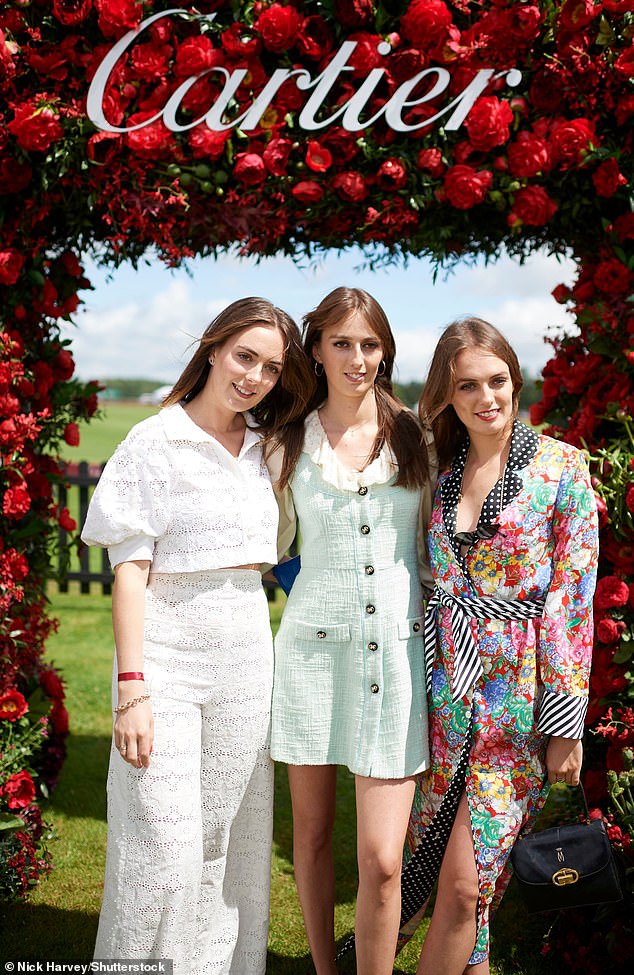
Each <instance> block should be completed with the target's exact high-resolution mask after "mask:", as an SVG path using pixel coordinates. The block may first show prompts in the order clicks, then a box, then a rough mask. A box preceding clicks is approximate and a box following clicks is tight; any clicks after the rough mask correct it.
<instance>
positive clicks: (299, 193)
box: [291, 179, 324, 203]
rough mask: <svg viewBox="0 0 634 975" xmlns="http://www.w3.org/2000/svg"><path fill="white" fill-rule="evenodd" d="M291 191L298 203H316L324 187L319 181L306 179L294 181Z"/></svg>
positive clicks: (322, 193)
mask: <svg viewBox="0 0 634 975" xmlns="http://www.w3.org/2000/svg"><path fill="white" fill-rule="evenodd" d="M291 193H292V194H293V196H294V197H295V199H296V200H297V201H298V202H299V203H318V202H319V201H320V200H321V198H322V196H323V195H324V188H323V186H321V184H320V183H315V181H314V180H310V179H306V180H302V181H301V182H299V183H296V184H295V186H294V187H293V189H292V190H291Z"/></svg>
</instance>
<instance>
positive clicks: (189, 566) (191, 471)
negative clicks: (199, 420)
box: [81, 404, 278, 573]
mask: <svg viewBox="0 0 634 975" xmlns="http://www.w3.org/2000/svg"><path fill="white" fill-rule="evenodd" d="M246 418H247V423H253V422H254V421H253V419H252V418H251V417H250V416H249V415H248V414H247V417H246ZM277 527H278V510H277V505H276V502H275V497H274V494H273V490H272V487H271V480H270V476H269V473H268V469H267V467H266V464H265V463H264V460H263V457H262V446H261V437H260V434H259V433H258V432H257V430H253V429H250V428H249V427H247V429H246V431H245V434H244V442H243V444H242V448H241V450H240V454H239V456H238V457H234V456H233V455H232V454H231V453H230V452H229V451H228V450H226V448H225V447H223V445H222V444H221V443H219V442H218V441H217V440H216V439H215V438H214V437H212V436H210V434H208V433H206V432H205V431H204V430H203V429H201V427H199V426H198V425H197V424H196V423H194V421H193V420H192V419H191V417H189V416H188V414H187V413H186V412H185V410H184V409H183V407H182V406H180V404H175V405H174V406H168V407H166V408H165V409H163V410H161V411H160V413H158V414H157V415H156V416H151V417H149V418H148V419H147V420H143V421H142V422H141V423H138V424H137V425H136V426H135V427H133V428H132V430H131V431H130V433H129V434H128V436H127V437H126V439H125V440H124V441H123V443H121V444H120V445H119V446H118V447H117V450H116V451H115V453H114V454H113V456H112V457H111V458H110V460H109V461H108V463H107V464H106V466H105V468H104V470H103V473H102V475H101V478H100V480H99V483H98V485H97V487H96V489H95V493H94V494H93V497H92V500H91V502H90V506H89V508H88V515H87V517H86V522H85V524H84V528H83V531H82V535H81V537H82V541H84V542H85V543H86V544H87V545H97V546H101V547H102V548H107V549H108V555H109V557H110V562H111V564H112V566H113V567H114V566H115V565H118V564H119V563H120V562H127V561H132V560H150V561H151V563H152V571H153V572H175V573H176V572H197V571H203V570H208V569H222V568H227V567H230V566H236V565H252V564H253V565H260V564H262V563H267V564H274V563H275V562H276V561H277V558H276V554H277V553H276V544H275V541H276V536H277Z"/></svg>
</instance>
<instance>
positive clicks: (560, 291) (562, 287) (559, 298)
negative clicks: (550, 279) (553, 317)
mask: <svg viewBox="0 0 634 975" xmlns="http://www.w3.org/2000/svg"><path fill="white" fill-rule="evenodd" d="M550 293H551V295H552V296H553V298H554V299H555V301H556V302H557V304H558V305H565V304H566V303H567V302H568V301H570V300H571V298H572V294H571V291H570V288H569V287H568V285H567V284H557V285H555V287H554V288H553V290H552V291H551V292H550Z"/></svg>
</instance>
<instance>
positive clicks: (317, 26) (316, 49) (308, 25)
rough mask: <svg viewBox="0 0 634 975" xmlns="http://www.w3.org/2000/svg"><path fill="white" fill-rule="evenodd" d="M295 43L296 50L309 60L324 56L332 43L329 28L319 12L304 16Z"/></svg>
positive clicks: (330, 48)
mask: <svg viewBox="0 0 634 975" xmlns="http://www.w3.org/2000/svg"><path fill="white" fill-rule="evenodd" d="M296 44H297V49H298V51H300V52H301V54H303V55H304V57H307V58H310V59H311V60H320V59H321V58H323V57H325V56H326V55H327V54H328V53H329V52H330V51H331V50H332V45H333V39H332V34H331V33H330V28H329V27H328V24H327V23H326V21H325V20H324V18H323V17H320V16H319V14H311V16H309V17H305V18H304V23H303V24H302V29H301V31H300V32H299V34H298V35H297V38H296Z"/></svg>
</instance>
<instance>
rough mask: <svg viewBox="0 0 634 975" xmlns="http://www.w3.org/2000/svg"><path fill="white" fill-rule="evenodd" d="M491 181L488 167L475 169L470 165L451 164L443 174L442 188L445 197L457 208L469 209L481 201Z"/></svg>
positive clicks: (491, 176) (491, 177) (491, 175)
mask: <svg viewBox="0 0 634 975" xmlns="http://www.w3.org/2000/svg"><path fill="white" fill-rule="evenodd" d="M492 182H493V173H490V172H489V170H488V169H481V170H479V171H478V170H476V169H474V168H473V167H472V166H460V165H459V166H452V167H451V169H449V170H448V171H447V173H446V175H445V179H444V183H443V185H444V190H445V194H446V197H447V199H448V200H449V202H450V203H451V205H452V206H454V207H456V209H457V210H470V209H471V207H474V206H475V205H476V204H477V203H482V201H483V200H484V198H485V197H486V195H487V191H488V190H489V187H490V186H491V183H492Z"/></svg>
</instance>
